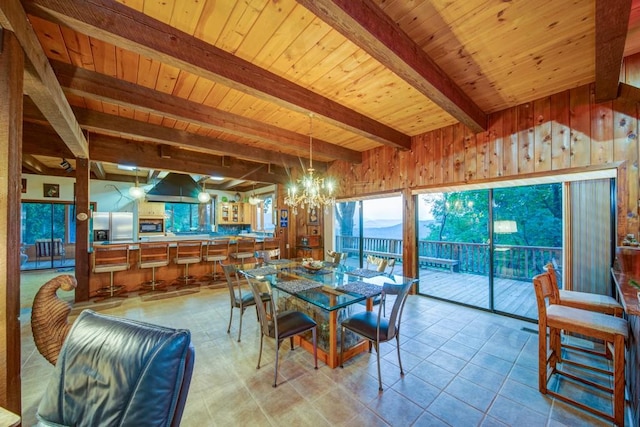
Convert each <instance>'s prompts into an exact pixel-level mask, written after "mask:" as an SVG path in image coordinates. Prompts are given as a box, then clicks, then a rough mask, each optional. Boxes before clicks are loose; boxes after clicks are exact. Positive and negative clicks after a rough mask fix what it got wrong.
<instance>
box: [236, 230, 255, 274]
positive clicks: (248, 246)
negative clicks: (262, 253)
mask: <svg viewBox="0 0 640 427" xmlns="http://www.w3.org/2000/svg"><path fill="white" fill-rule="evenodd" d="M230 255H231V258H233V259H234V260H235V263H236V265H237V264H240V265H241V266H242V267H243V268H244V263H245V261H246V260H248V259H250V258H254V257H255V256H256V239H254V238H251V237H242V238H239V239H238V240H237V241H236V244H235V245H234V246H233V249H232V250H231V254H230Z"/></svg>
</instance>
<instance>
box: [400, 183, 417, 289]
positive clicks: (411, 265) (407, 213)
mask: <svg viewBox="0 0 640 427" xmlns="http://www.w3.org/2000/svg"><path fill="white" fill-rule="evenodd" d="M402 202H403V203H404V206H403V209H402V214H403V218H402V223H403V224H404V226H403V227H402V242H403V243H402V274H403V275H404V276H406V277H419V276H420V275H419V271H418V266H417V263H416V258H417V257H416V249H417V247H418V245H417V244H416V243H417V242H416V239H417V235H416V233H417V231H416V220H415V218H416V196H414V195H412V194H411V190H410V189H408V188H405V189H404V190H403V191H402ZM414 292H415V289H414Z"/></svg>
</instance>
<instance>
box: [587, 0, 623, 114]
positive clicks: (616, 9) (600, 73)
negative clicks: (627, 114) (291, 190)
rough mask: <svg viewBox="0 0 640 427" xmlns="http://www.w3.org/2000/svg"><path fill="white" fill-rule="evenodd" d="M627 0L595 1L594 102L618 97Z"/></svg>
mask: <svg viewBox="0 0 640 427" xmlns="http://www.w3.org/2000/svg"><path fill="white" fill-rule="evenodd" d="M630 14H631V0H596V58H595V61H596V102H602V101H609V100H612V99H615V98H616V97H617V96H618V83H619V82H620V68H621V67H622V58H623V55H624V45H625V42H626V40H627V29H628V27H629V15H630Z"/></svg>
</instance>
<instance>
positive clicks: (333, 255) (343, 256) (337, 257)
mask: <svg viewBox="0 0 640 427" xmlns="http://www.w3.org/2000/svg"><path fill="white" fill-rule="evenodd" d="M327 256H328V257H329V258H330V262H332V263H333V264H334V265H335V266H338V265H340V264H344V262H345V261H346V260H347V253H346V252H336V251H331V250H327Z"/></svg>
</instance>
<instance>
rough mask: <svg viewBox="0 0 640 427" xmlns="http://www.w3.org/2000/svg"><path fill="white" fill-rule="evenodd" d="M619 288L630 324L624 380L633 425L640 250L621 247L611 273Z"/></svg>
mask: <svg viewBox="0 0 640 427" xmlns="http://www.w3.org/2000/svg"><path fill="white" fill-rule="evenodd" d="M611 276H612V277H613V281H614V283H615V285H616V291H617V293H618V299H619V300H620V302H621V303H622V306H623V308H624V311H625V316H626V318H627V320H628V321H629V338H628V341H627V357H626V367H625V372H626V374H625V376H626V383H627V389H628V391H629V406H630V408H631V413H632V416H633V423H632V425H639V424H638V423H640V301H638V292H640V289H639V288H637V287H636V286H634V285H632V284H631V283H630V282H631V281H633V282H635V283H640V250H639V249H637V248H628V247H618V248H617V250H616V266H615V267H614V268H612V269H611Z"/></svg>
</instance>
